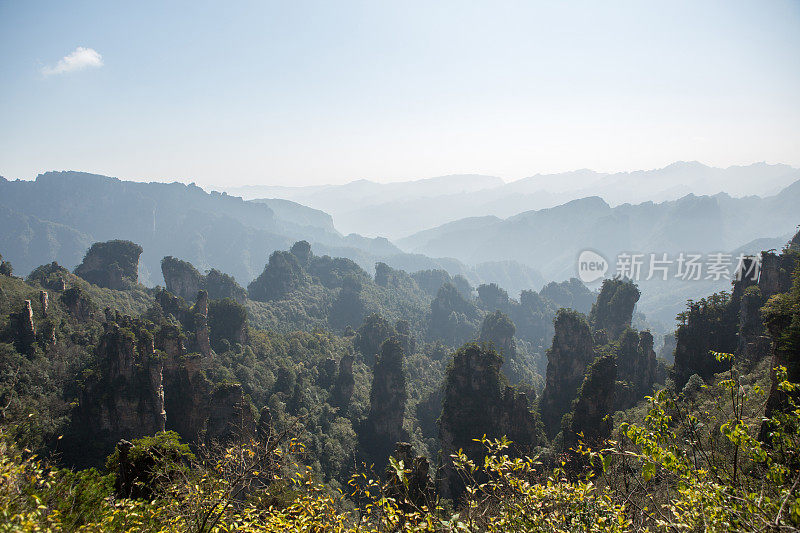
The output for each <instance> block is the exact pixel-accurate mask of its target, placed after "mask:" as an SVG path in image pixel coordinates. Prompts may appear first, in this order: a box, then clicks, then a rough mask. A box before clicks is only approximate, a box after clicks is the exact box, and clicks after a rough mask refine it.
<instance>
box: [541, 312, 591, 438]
mask: <svg viewBox="0 0 800 533" xmlns="http://www.w3.org/2000/svg"><path fill="white" fill-rule="evenodd" d="M554 325H555V335H554V336H553V345H552V347H551V348H550V349H549V350H548V351H547V376H546V382H545V388H544V392H543V393H542V398H541V400H540V401H539V408H540V410H541V413H542V422H544V426H545V428H546V430H547V435H548V437H549V438H551V439H552V438H553V437H554V436H555V435H556V434H557V433H558V432H559V430H560V429H561V418H562V417H563V416H564V414H565V413H567V411H568V410H569V407H570V404H571V403H572V400H573V399H574V398H575V395H576V393H577V391H578V387H580V386H581V383H583V378H584V375H585V374H586V369H587V367H588V366H589V364H590V363H591V362H592V361H593V360H594V358H595V357H596V354H595V351H594V346H593V342H594V340H593V338H592V332H591V330H590V329H589V324H588V323H587V322H586V317H585V316H584V315H582V314H580V313H578V312H577V311H572V310H569V309H560V310H559V312H558V315H557V316H556V319H555V322H554Z"/></svg>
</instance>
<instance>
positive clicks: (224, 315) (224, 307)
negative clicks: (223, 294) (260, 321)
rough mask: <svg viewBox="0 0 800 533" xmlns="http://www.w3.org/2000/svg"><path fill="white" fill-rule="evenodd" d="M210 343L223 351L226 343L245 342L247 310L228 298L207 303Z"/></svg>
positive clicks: (242, 343)
mask: <svg viewBox="0 0 800 533" xmlns="http://www.w3.org/2000/svg"><path fill="white" fill-rule="evenodd" d="M208 327H209V328H210V330H211V345H212V346H214V347H215V349H219V350H221V351H224V350H225V349H226V344H227V345H236V344H241V345H244V344H246V343H247V310H246V309H245V308H244V306H243V305H241V304H239V303H236V302H235V301H234V300H232V299H230V298H225V299H223V300H211V301H210V302H209V303H208Z"/></svg>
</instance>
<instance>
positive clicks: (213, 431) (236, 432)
mask: <svg viewBox="0 0 800 533" xmlns="http://www.w3.org/2000/svg"><path fill="white" fill-rule="evenodd" d="M255 431H256V423H255V417H254V416H253V412H252V411H251V410H250V404H249V403H248V402H247V399H246V398H245V395H244V391H242V386H241V385H239V384H232V385H222V386H219V387H217V388H216V389H215V390H214V392H213V394H212V395H211V400H210V402H209V415H208V424H207V426H206V434H205V436H206V441H207V442H219V443H225V442H229V441H232V440H237V439H242V438H245V439H246V438H248V437H250V436H253V435H255Z"/></svg>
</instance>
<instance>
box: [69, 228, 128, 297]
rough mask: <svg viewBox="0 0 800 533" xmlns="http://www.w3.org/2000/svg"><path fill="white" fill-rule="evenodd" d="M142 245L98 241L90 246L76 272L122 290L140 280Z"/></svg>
mask: <svg viewBox="0 0 800 533" xmlns="http://www.w3.org/2000/svg"><path fill="white" fill-rule="evenodd" d="M140 255H142V247H141V246H139V245H138V244H134V243H132V242H130V241H119V240H116V241H108V242H97V243H94V244H93V245H92V247H91V248H89V251H88V252H86V256H85V257H84V258H83V262H82V263H81V264H80V265H78V267H77V268H76V269H75V274H76V275H77V276H79V277H81V278H83V279H85V280H86V281H88V282H89V283H93V284H95V285H97V286H99V287H107V288H109V289H117V290H122V289H126V288H128V287H130V286H131V285H132V284H133V285H135V284H136V283H138V281H139V256H140Z"/></svg>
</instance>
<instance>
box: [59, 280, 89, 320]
mask: <svg viewBox="0 0 800 533" xmlns="http://www.w3.org/2000/svg"><path fill="white" fill-rule="evenodd" d="M61 302H62V303H63V304H64V305H65V306H66V308H67V311H68V312H69V315H70V316H71V317H72V318H74V319H75V320H77V321H79V322H86V321H87V320H89V319H91V318H92V316H93V315H94V313H95V312H96V311H97V308H96V306H95V305H94V302H92V300H91V299H90V298H89V297H88V296H86V295H85V294H84V293H83V290H81V288H80V287H72V288H70V289H67V290H65V291H64V292H63V294H62V295H61Z"/></svg>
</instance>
